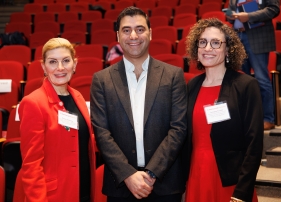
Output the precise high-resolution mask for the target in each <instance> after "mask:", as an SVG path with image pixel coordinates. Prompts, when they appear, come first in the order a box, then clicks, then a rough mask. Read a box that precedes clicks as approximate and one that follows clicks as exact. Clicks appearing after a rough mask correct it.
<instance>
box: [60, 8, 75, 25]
mask: <svg viewBox="0 0 281 202" xmlns="http://www.w3.org/2000/svg"><path fill="white" fill-rule="evenodd" d="M78 16H79V15H78V12H76V11H65V12H60V13H58V19H57V22H58V23H60V24H63V23H65V22H67V21H73V20H79V18H78Z"/></svg>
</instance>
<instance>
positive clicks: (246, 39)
mask: <svg viewBox="0 0 281 202" xmlns="http://www.w3.org/2000/svg"><path fill="white" fill-rule="evenodd" d="M241 2H245V0H230V1H229V8H230V9H231V10H232V11H233V12H234V13H233V15H232V17H230V18H228V19H230V20H232V21H231V22H233V23H234V25H233V27H234V29H235V30H236V32H237V34H238V36H239V38H240V40H241V42H242V43H243V45H244V48H245V50H246V52H247V55H248V58H247V59H246V61H245V62H244V64H243V66H242V70H243V71H244V72H245V73H247V74H249V75H250V74H251V68H252V69H253V70H254V74H255V78H256V79H257V80H258V82H259V86H260V91H261V96H262V108H263V113H264V115H263V119H264V130H270V129H272V128H274V127H275V125H274V102H273V100H274V96H273V90H272V84H271V81H270V78H269V74H268V68H267V66H268V59H269V52H270V51H275V50H276V44H275V43H276V42H275V35H274V27H273V24H272V19H273V18H275V17H276V16H277V15H278V14H279V12H280V8H279V5H280V1H279V0H262V1H261V4H259V10H258V11H255V12H251V13H246V12H240V13H238V12H237V13H236V11H237V3H241ZM258 2H259V1H258ZM233 20H234V21H233ZM245 22H249V23H257V22H263V23H264V25H263V26H260V27H256V28H253V29H247V30H246V29H245V28H244V26H243V23H245Z"/></svg>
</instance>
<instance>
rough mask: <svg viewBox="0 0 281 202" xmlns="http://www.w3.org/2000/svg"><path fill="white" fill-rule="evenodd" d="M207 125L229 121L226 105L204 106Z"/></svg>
mask: <svg viewBox="0 0 281 202" xmlns="http://www.w3.org/2000/svg"><path fill="white" fill-rule="evenodd" d="M204 111H205V115H206V118H207V123H208V124H212V123H217V122H222V121H225V120H229V119H230V114H229V111H228V107H227V104H226V103H220V104H216V105H211V106H210V105H208V106H204Z"/></svg>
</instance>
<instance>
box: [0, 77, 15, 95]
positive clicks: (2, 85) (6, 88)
mask: <svg viewBox="0 0 281 202" xmlns="http://www.w3.org/2000/svg"><path fill="white" fill-rule="evenodd" d="M10 92H12V79H0V93H10Z"/></svg>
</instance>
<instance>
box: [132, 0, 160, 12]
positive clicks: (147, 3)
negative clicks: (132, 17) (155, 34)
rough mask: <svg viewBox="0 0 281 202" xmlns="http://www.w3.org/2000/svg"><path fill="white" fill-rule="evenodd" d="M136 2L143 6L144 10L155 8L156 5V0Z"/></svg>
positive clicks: (137, 4) (140, 6) (137, 5)
mask: <svg viewBox="0 0 281 202" xmlns="http://www.w3.org/2000/svg"><path fill="white" fill-rule="evenodd" d="M135 3H136V7H138V8H141V9H143V10H146V9H153V8H155V7H156V1H155V0H139V1H136V2H135Z"/></svg>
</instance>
